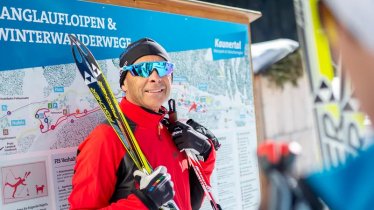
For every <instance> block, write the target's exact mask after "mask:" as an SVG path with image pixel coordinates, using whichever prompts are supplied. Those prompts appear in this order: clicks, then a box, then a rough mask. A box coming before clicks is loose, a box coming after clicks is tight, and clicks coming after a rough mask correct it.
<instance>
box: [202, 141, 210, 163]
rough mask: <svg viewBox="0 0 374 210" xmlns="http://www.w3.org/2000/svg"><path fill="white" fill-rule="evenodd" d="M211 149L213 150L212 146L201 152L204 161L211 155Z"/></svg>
mask: <svg viewBox="0 0 374 210" xmlns="http://www.w3.org/2000/svg"><path fill="white" fill-rule="evenodd" d="M209 144H210V143H209ZM211 151H212V147H209V149H208V150H207V151H206V152H204V154H201V156H203V158H204V161H205V160H206V159H208V157H209V155H210V152H211Z"/></svg>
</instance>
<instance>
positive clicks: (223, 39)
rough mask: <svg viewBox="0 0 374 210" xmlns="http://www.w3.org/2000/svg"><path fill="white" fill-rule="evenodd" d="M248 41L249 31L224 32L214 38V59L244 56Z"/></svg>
mask: <svg viewBox="0 0 374 210" xmlns="http://www.w3.org/2000/svg"><path fill="white" fill-rule="evenodd" d="M246 43H247V32H246V31H243V32H239V33H231V34H223V35H221V36H219V37H215V38H214V44H213V47H212V53H213V59H214V60H219V59H230V58H237V57H244V56H245V52H244V48H245V47H244V46H245V44H246Z"/></svg>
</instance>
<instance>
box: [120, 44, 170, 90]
mask: <svg viewBox="0 0 374 210" xmlns="http://www.w3.org/2000/svg"><path fill="white" fill-rule="evenodd" d="M146 55H158V56H161V57H162V58H164V59H165V60H166V61H170V57H169V55H168V53H167V52H166V50H165V49H164V48H163V47H162V46H161V45H160V44H158V43H157V42H156V41H154V40H153V39H150V38H142V39H139V40H138V41H136V42H133V43H131V44H130V45H129V46H127V48H126V50H125V51H124V52H123V53H122V54H121V55H120V56H119V67H120V68H122V67H123V66H128V65H132V64H133V63H134V62H135V61H136V60H138V59H139V58H141V57H143V56H146ZM125 77H126V72H122V74H121V75H120V79H119V85H120V86H122V84H123V81H124V80H125Z"/></svg>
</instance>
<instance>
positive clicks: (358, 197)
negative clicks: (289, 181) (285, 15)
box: [306, 0, 374, 210]
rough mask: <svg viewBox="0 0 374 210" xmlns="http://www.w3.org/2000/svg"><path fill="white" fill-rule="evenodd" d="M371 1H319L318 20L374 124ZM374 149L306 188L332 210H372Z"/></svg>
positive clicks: (310, 178)
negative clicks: (373, 161)
mask: <svg viewBox="0 0 374 210" xmlns="http://www.w3.org/2000/svg"><path fill="white" fill-rule="evenodd" d="M373 9H374V1H372V0H360V1H351V0H322V1H320V2H319V11H320V19H321V22H322V25H323V28H324V30H325V33H326V35H327V37H328V40H329V43H330V47H331V50H332V54H333V56H334V57H338V56H341V58H342V68H343V71H345V72H346V73H347V74H348V75H349V77H350V79H351V81H352V84H353V87H354V93H355V96H356V97H357V98H358V99H359V101H360V105H361V108H362V110H363V111H364V112H366V113H367V114H368V116H369V118H370V120H371V121H374V95H373V94H372V92H373V91H374V81H373V79H374V24H373V22H374V12H373V11H372V10H373ZM372 160H374V146H370V147H369V148H368V149H366V150H365V151H360V152H359V153H358V155H357V156H356V157H354V158H351V159H348V160H347V162H346V163H345V164H343V165H341V166H338V167H336V168H331V169H325V170H324V171H322V172H319V173H315V174H312V175H310V176H308V177H307V178H306V181H307V183H308V185H309V186H310V187H311V188H312V190H313V192H314V193H315V194H316V195H318V196H319V197H320V198H321V199H322V200H323V201H324V202H325V203H326V204H327V206H328V207H329V208H331V209H332V210H335V209H337V210H369V209H373V208H374V183H373V181H372V177H374V167H373V166H372Z"/></svg>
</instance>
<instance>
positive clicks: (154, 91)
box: [145, 89, 162, 93]
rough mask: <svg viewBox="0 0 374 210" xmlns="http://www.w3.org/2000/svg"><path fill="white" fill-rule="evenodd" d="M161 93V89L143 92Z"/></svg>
mask: <svg viewBox="0 0 374 210" xmlns="http://www.w3.org/2000/svg"><path fill="white" fill-rule="evenodd" d="M161 91H162V89H159V90H146V91H145V92H148V93H159V92H161Z"/></svg>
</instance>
